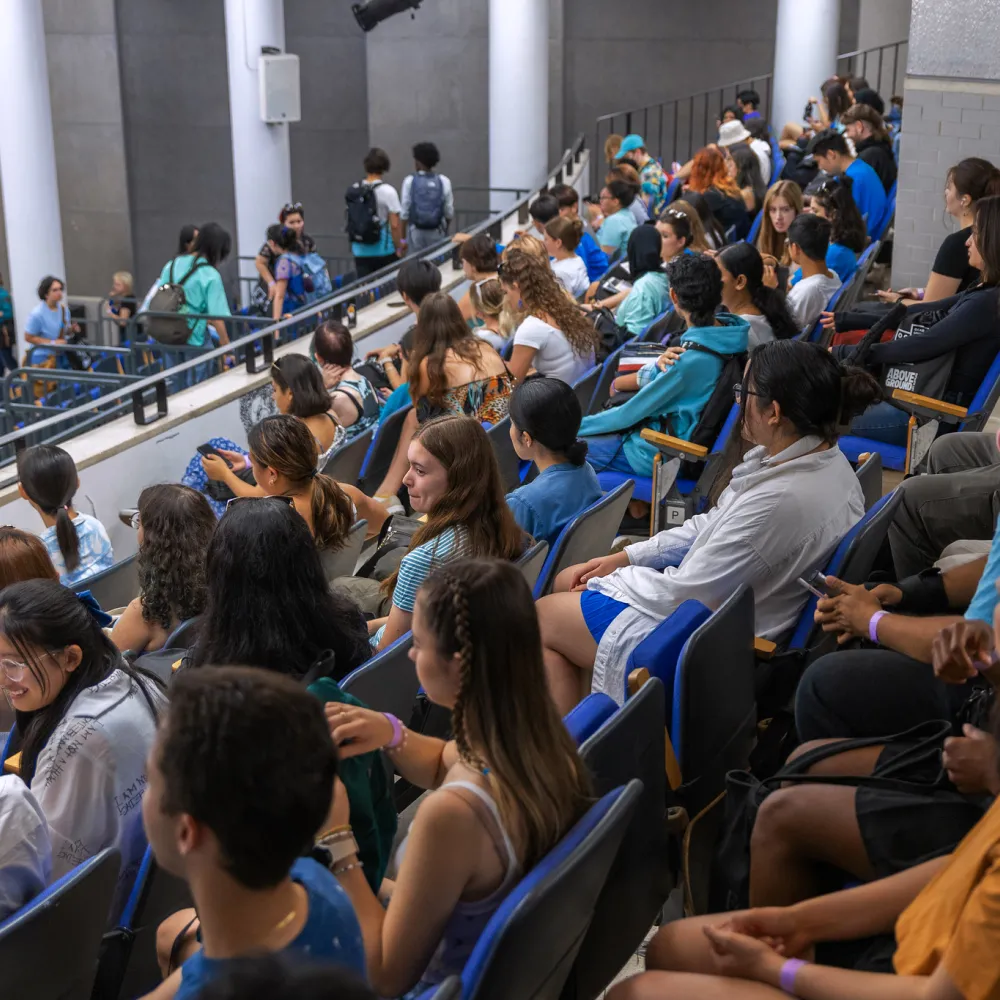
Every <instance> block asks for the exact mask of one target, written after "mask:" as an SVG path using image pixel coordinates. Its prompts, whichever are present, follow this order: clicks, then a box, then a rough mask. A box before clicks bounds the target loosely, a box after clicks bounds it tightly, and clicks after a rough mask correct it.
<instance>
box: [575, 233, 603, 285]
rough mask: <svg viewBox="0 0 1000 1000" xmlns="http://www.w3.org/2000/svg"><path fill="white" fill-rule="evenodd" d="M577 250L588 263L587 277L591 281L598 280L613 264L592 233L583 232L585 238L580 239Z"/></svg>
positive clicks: (585, 262)
mask: <svg viewBox="0 0 1000 1000" xmlns="http://www.w3.org/2000/svg"><path fill="white" fill-rule="evenodd" d="M576 252H577V254H578V255H579V256H580V257H582V258H583V262H584V264H586V265H587V277H588V278H590V280H591V281H597V279H598V278H600V276H601V275H602V274H604V272H605V271H607V269H608V268H609V267H610V266H611V262H610V261H609V260H608V255H607V254H606V253H605V252H604V251H603V250H602V249H601V248H600V247H599V246H598V245H597V240H595V239H594V237H593V236H591V235H590V233H586V232H585V233H584V234H583V239H582V240H580V243H579V245H578V246H577V248H576Z"/></svg>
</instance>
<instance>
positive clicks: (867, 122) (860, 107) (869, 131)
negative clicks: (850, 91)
mask: <svg viewBox="0 0 1000 1000" xmlns="http://www.w3.org/2000/svg"><path fill="white" fill-rule="evenodd" d="M840 122H841V124H842V125H843V126H844V135H846V136H847V138H848V139H850V140H851V141H852V142H853V143H854V151H855V152H856V153H857V154H858V158H859V159H861V160H864V161H865V163H867V164H868V166H870V167H871V168H872V170H874V171H875V173H876V174H878V178H879V180H880V181H881V182H882V187H884V188H885V193H886V194H888V193H889V192H890V191H891V190H892V186H893V184H895V183H896V175H897V173H898V172H899V168H898V167H897V166H896V157H895V156H894V155H893V152H892V139H891V138H890V136H889V130H888V129H887V128H886V127H885V122H883V121H882V115H881V114H880V113H879V112H878V111H876V110H875V108H872V107H869V106H868V105H867V104H861V103H858V104H854V105H852V106H851V107H849V108H848V109H847V110H846V111H845V112H844V113H843V114H842V115H841V116H840Z"/></svg>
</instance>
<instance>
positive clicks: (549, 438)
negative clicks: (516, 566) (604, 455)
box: [507, 375, 602, 549]
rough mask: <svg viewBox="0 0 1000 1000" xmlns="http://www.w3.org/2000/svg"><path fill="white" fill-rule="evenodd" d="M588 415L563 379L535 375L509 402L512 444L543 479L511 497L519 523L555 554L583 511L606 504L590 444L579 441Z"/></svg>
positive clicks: (512, 508) (519, 455) (519, 488)
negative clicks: (600, 502) (591, 460)
mask: <svg viewBox="0 0 1000 1000" xmlns="http://www.w3.org/2000/svg"><path fill="white" fill-rule="evenodd" d="M582 419H583V413H582V411H581V409H580V400H579V399H577V396H576V393H575V392H574V391H573V390H572V388H570V386H568V385H567V384H566V383H565V382H563V381H562V379H558V378H545V377H544V376H542V375H536V376H532V377H530V378H528V379H527V380H526V381H524V382H522V383H521V384H520V385H519V386H518V387H517V388H516V389H515V390H514V394H513V395H512V396H511V398H510V439H511V441H512V442H513V444H514V451H516V452H517V457H518V458H520V459H521V461H523V462H534V463H535V467H536V468H537V469H538V475H537V476H536V477H535V478H534V479H533V480H532V481H531V482H530V483H527V484H526V485H524V486H519V487H518V488H517V489H516V490H514V491H513V492H512V493H508V494H507V506H508V507H510V510H511V513H512V514H513V515H514V519H515V520H516V521H517V523H518V524H519V525H520V526H521V527H522V528H523V529H524V530H525V531H526V532H527V533H528V534H529V535H531V537H532V538H534V539H535V540H536V541H543V540H544V541H546V542H548V543H549V548H550V549H551V548H552V547H553V546H554V545H555V543H556V539H557V538H558V537H559V533H560V532H561V531H562V530H563V528H565V527H566V525H567V524H569V523H570V521H572V520H573V518H575V517H576V516H577V515H578V514H579V513H581V511H584V510H586V509H587V508H588V507H589V506H590V505H591V504H594V503H597V501H598V500H600V499H601V496H602V490H601V484H600V483H599V482H598V481H597V474H596V473H595V472H594V470H593V469H592V468H591V467H590V466H589V465H588V464H587V442H586V441H581V440H579V439H578V437H577V435H578V434H579V433H580V421H581V420H582Z"/></svg>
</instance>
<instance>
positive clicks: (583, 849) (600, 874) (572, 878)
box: [462, 781, 642, 1000]
mask: <svg viewBox="0 0 1000 1000" xmlns="http://www.w3.org/2000/svg"><path fill="white" fill-rule="evenodd" d="M641 794H642V784H641V782H639V781H631V782H629V783H628V785H626V786H625V787H624V788H616V789H615V790H614V791H611V792H608V794H607V795H605V796H604V797H603V798H601V799H600V800H599V801H598V802H597V803H596V804H595V805H593V806H591V808H590V809H588V810H587V812H586V813H585V814H584V816H583V818H582V819H581V820H580V821H579V822H578V823H577V824H576V825H575V826H574V827H573V828H572V829H571V830H570V831H569V833H567V834H566V836H565V837H563V839H562V840H561V841H560V842H559V843H558V844H557V845H556V846H555V847H554V848H553V849H552V850H551V851H550V852H549V853H548V854H547V855H546V856H545V857H544V858H543V859H542V860H541V861H540V862H539V863H538V864H537V865H535V867H534V868H533V869H532V870H531V871H530V872H528V874H527V875H525V877H524V878H523V879H521V881H520V882H519V883H518V884H517V885H516V886H515V887H514V889H513V890H512V891H511V893H510V895H508V896H507V898H506V899H505V900H504V901H503V903H501V904H500V907H499V909H498V910H497V911H496V913H494V914H493V917H492V919H491V920H490V922H489V923H488V924H487V925H486V928H485V930H484V931H483V933H482V934H481V935H480V937H479V941H478V942H477V944H476V947H475V948H474V949H473V952H472V955H471V956H470V957H469V961H468V962H467V963H466V966H465V969H464V970H463V972H462V995H463V997H464V998H465V1000H511V998H512V997H517V998H518V1000H543V998H550V997H556V996H558V995H559V991H560V990H561V989H562V987H563V984H564V983H565V982H566V978H567V976H568V975H569V971H570V968H571V966H572V964H573V962H574V960H575V959H576V956H577V953H578V952H579V950H580V945H581V944H582V942H583V938H584V934H585V933H586V931H587V927H588V925H589V924H590V919H591V914H592V912H593V909H594V904H595V903H596V901H597V897H598V895H599V894H600V892H601V889H603V887H604V883H605V881H606V879H607V877H608V872H609V871H610V869H611V866H612V864H613V863H614V860H615V857H616V855H617V853H618V848H619V846H620V844H621V842H622V838H623V837H624V835H625V831H626V829H627V828H628V825H629V823H630V822H631V819H632V816H633V814H634V812H635V809H636V806H637V804H638V801H639V797H640V796H641Z"/></svg>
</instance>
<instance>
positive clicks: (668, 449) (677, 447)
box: [642, 428, 708, 462]
mask: <svg viewBox="0 0 1000 1000" xmlns="http://www.w3.org/2000/svg"><path fill="white" fill-rule="evenodd" d="M642 439H643V441H648V442H649V443H650V444H651V445H653V446H654V447H655V448H658V449H659V450H660V451H661V452H663V454H664V455H668V456H670V457H671V458H691V459H694V460H695V461H698V462H701V461H704V460H705V459H706V458H708V449H707V448H706V447H705V446H704V445H701V444H692V443H691V442H690V441H682V440H681V439H680V438H676V437H673V436H672V435H670V434H661V433H660V432H659V431H652V430H649V429H648V428H647V429H646V430H644V431H642Z"/></svg>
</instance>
